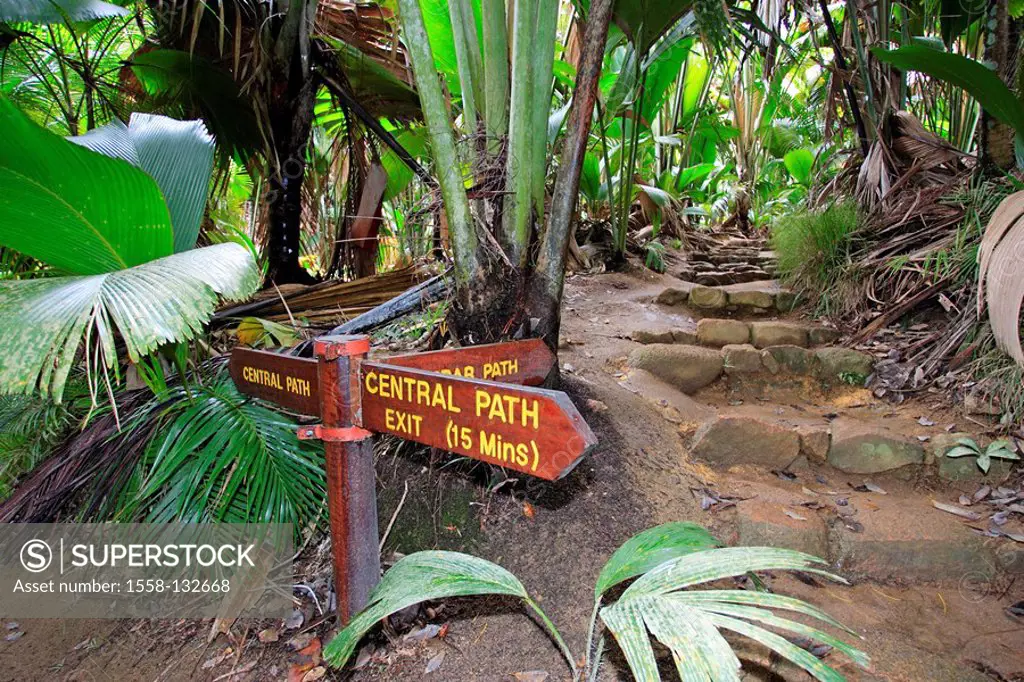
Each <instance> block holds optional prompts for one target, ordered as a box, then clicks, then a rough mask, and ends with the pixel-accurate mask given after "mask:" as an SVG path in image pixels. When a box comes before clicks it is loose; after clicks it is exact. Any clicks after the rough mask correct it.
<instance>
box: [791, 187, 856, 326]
mask: <svg viewBox="0 0 1024 682" xmlns="http://www.w3.org/2000/svg"><path fill="white" fill-rule="evenodd" d="M859 226H860V213H859V211H858V209H857V206H856V204H855V203H854V202H853V201H844V202H839V203H835V204H832V205H831V206H829V207H827V208H826V209H824V210H822V211H809V210H801V211H797V212H794V213H790V214H789V215H786V216H783V217H781V218H779V219H778V220H777V221H776V223H775V225H774V226H773V227H772V234H771V244H772V248H773V249H774V250H775V253H776V255H777V256H778V259H779V273H780V274H781V275H782V277H783V278H784V279H785V280H786V281H787V282H788V283H789V284H790V285H792V286H794V287H795V288H796V289H798V290H800V291H801V292H803V293H805V294H807V296H808V298H810V299H811V300H814V301H818V302H819V308H824V310H825V312H827V310H828V308H829V307H831V306H830V298H831V297H833V296H835V294H836V291H837V289H841V288H842V284H843V283H844V282H845V281H848V280H849V279H850V277H851V274H850V273H851V265H850V251H851V247H852V244H853V234H854V233H855V232H856V230H857V228H858V227H859Z"/></svg>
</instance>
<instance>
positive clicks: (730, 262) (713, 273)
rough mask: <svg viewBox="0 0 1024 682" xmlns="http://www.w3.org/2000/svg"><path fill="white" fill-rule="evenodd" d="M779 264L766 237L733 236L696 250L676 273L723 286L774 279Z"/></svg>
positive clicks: (686, 279) (702, 282)
mask: <svg viewBox="0 0 1024 682" xmlns="http://www.w3.org/2000/svg"><path fill="white" fill-rule="evenodd" d="M777 267H778V259H777V258H776V256H775V253H774V252H772V251H768V250H766V247H765V241H764V240H763V239H749V238H744V237H735V236H733V237H727V238H726V239H725V241H723V242H721V243H718V244H715V245H714V246H709V247H707V248H698V249H696V250H694V251H693V252H691V253H690V254H688V257H687V260H684V261H682V262H681V263H680V264H679V265H678V266H676V267H675V269H674V271H673V273H672V274H673V275H675V276H676V277H678V278H679V279H681V280H685V281H689V282H695V283H697V284H701V285H705V286H719V285H723V284H742V283H746V282H760V281H767V280H771V279H774V278H775V276H776V270H777Z"/></svg>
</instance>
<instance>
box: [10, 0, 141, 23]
mask: <svg viewBox="0 0 1024 682" xmlns="http://www.w3.org/2000/svg"><path fill="white" fill-rule="evenodd" d="M126 14H128V10H126V9H125V8H124V7H118V6H117V5H113V4H111V3H109V2H101V0H4V2H3V3H2V4H0V21H9V22H22V21H27V22H30V23H33V24H61V23H64V22H65V21H72V22H75V21H93V20H95V19H105V18H107V17H117V16H124V15H126Z"/></svg>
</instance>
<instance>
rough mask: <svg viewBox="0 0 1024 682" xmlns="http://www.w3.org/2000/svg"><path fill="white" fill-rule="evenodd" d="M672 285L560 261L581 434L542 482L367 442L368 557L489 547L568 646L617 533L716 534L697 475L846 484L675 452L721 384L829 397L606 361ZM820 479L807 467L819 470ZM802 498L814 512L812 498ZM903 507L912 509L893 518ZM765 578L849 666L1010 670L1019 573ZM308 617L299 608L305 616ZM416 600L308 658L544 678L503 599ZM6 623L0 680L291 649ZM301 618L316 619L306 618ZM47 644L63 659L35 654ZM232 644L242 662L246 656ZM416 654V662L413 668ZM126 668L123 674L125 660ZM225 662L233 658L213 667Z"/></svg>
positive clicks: (894, 482) (449, 676)
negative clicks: (398, 622) (563, 464)
mask: <svg viewBox="0 0 1024 682" xmlns="http://www.w3.org/2000/svg"><path fill="white" fill-rule="evenodd" d="M672 283H673V282H672V281H671V279H670V278H666V277H663V276H659V275H654V274H652V273H650V272H646V271H644V272H643V273H639V274H608V275H601V276H595V277H574V278H572V279H571V280H570V281H569V283H568V286H567V292H566V298H565V303H564V315H563V320H564V322H563V339H564V343H563V348H562V350H561V351H560V362H561V363H562V364H563V369H564V376H565V381H566V390H567V391H568V392H569V393H570V394H571V395H572V396H573V398H574V400H575V402H576V404H577V405H578V406H579V407H580V410H581V412H583V413H584V416H585V417H586V418H587V421H588V422H589V423H590V424H591V426H592V428H593V430H594V431H595V433H596V434H597V436H598V438H599V439H600V445H599V446H598V447H597V448H596V449H595V450H594V451H593V452H592V453H591V454H590V455H589V456H588V457H587V459H585V460H584V461H583V462H582V463H581V464H580V465H579V466H578V467H577V469H576V470H575V471H574V472H573V473H572V474H571V475H570V476H568V477H567V478H566V479H565V480H564V481H562V482H560V483H558V484H555V485H549V484H537V483H533V482H529V483H527V482H520V483H518V484H515V485H509V484H501V481H500V480H489V479H488V473H487V471H486V469H482V468H480V467H466V466H462V465H459V466H455V467H452V466H449V460H448V459H447V458H444V457H440V458H437V459H434V460H431V459H429V458H427V457H425V456H424V455H423V454H422V453H415V454H411V455H410V454H408V453H406V452H404V451H403V452H400V453H395V452H386V453H383V454H382V455H381V456H380V457H379V459H378V478H379V486H380V491H381V492H380V500H381V511H380V516H381V519H382V524H384V523H386V522H387V520H388V519H390V517H391V514H392V512H393V511H394V509H395V507H396V506H397V504H398V500H399V499H400V498H401V496H402V493H403V491H404V486H405V483H406V482H408V483H409V490H410V493H409V494H408V495H407V500H406V503H405V505H404V506H403V508H402V510H401V512H400V514H399V516H398V518H397V522H396V524H395V528H394V530H393V531H392V534H391V536H389V539H388V543H387V546H386V550H385V557H386V558H387V557H388V556H390V555H391V553H393V552H394V551H396V550H397V551H400V552H410V551H414V550H416V549H426V548H433V547H442V548H450V549H461V550H465V551H471V552H474V553H477V554H479V555H481V556H484V557H486V558H488V559H491V560H494V561H497V562H498V563H500V564H502V565H503V566H505V567H506V568H508V569H509V570H511V571H512V572H513V573H515V574H516V575H517V576H519V577H520V579H521V580H522V581H523V583H524V584H525V585H526V587H527V588H528V589H529V590H530V591H531V593H532V594H533V595H535V596H536V597H537V599H538V601H539V602H540V604H541V605H542V607H543V608H544V609H545V611H546V612H547V613H548V615H549V616H551V618H552V619H553V620H554V621H555V622H556V623H557V624H559V626H560V627H561V628H562V631H563V633H564V634H565V636H566V639H567V641H568V643H569V646H570V647H571V648H572V649H573V650H574V651H577V652H579V651H581V650H582V646H583V640H584V637H585V634H586V633H585V628H586V622H587V618H588V616H589V613H590V607H591V603H592V586H593V583H594V580H595V578H596V576H597V574H598V572H599V571H600V568H601V566H602V565H603V564H604V562H605V561H606V560H607V558H608V557H609V556H610V555H611V553H612V552H613V551H614V550H615V549H616V548H617V547H618V546H619V545H620V544H621V543H622V542H623V541H624V540H626V539H627V538H628V537H629V536H631V535H632V534H634V533H636V532H638V531H640V530H642V529H644V528H647V527H650V526H652V525H655V524H658V523H663V522H666V521H672V520H692V521H697V522H699V523H702V524H705V525H707V526H708V527H710V528H711V529H712V530H713V532H715V533H716V534H718V535H719V537H722V538H724V539H728V540H730V541H733V540H735V538H736V533H737V526H736V524H737V514H736V510H735V509H734V508H732V507H731V506H729V505H717V504H715V505H711V506H710V507H709V508H708V509H707V510H704V509H702V505H701V501H702V496H704V495H705V493H704V492H702V491H713V492H714V493H715V494H716V495H721V496H723V497H727V496H730V495H732V496H735V497H739V498H757V499H759V500H763V501H766V502H770V503H773V504H776V503H777V504H779V505H786V504H791V505H793V504H801V503H803V502H806V500H805V499H804V498H803V497H801V496H802V495H803V496H804V497H806V493H804V492H803V490H804V489H807V488H808V486H810V487H812V488H813V487H816V488H817V489H819V490H824V489H825V488H829V487H831V488H837V487H843V486H846V485H847V484H851V485H857V484H859V483H861V482H862V481H863V478H864V477H863V476H862V477H859V478H858V477H853V476H840V475H835V474H834V473H828V478H825V475H824V474H823V473H822V472H823V471H824V470H818V469H816V468H814V467H808V468H807V469H806V470H803V471H801V472H800V474H799V478H798V479H796V480H783V479H781V478H779V477H777V476H775V475H773V474H771V473H769V472H766V471H763V470H758V469H754V468H751V467H744V466H740V467H737V468H734V469H731V470H729V471H722V470H713V469H711V468H709V467H708V466H706V465H704V464H701V463H699V462H696V461H692V460H691V458H690V457H689V454H688V451H687V448H686V447H685V444H686V442H687V441H686V439H685V438H684V437H683V435H686V434H688V433H689V429H691V427H692V423H694V422H699V421H701V420H704V419H707V418H708V416H709V415H713V414H715V413H716V412H717V411H721V410H726V409H733V408H734V407H735V403H737V401H738V400H739V399H741V398H745V399H746V400H747V401H748V402H749V403H750V407H749V409H753V410H767V411H772V412H775V411H777V410H790V411H799V410H805V411H806V410H808V409H810V410H812V411H813V410H818V411H826V410H832V409H837V408H836V407H835V403H834V402H827V401H825V400H824V399H822V400H817V399H808V400H806V401H805V403H806V404H804V403H799V402H797V401H798V400H799V399H800V396H795V397H794V396H782V395H781V394H780V395H776V396H773V398H774V399H775V400H778V402H769V401H757V400H754V399H753V398H751V396H749V395H747V396H738V395H737V394H736V393H735V392H729V391H724V390H722V389H721V388H710V389H707V390H705V391H703V392H702V393H700V394H698V395H697V396H696V397H695V398H690V397H687V396H685V395H683V394H681V393H678V392H676V391H674V390H671V389H669V388H666V387H665V386H663V385H659V384H646V385H645V384H643V383H641V384H639V385H638V384H636V383H633V382H631V380H630V377H628V376H627V373H626V372H625V371H624V367H625V358H626V356H627V355H628V354H629V353H630V352H631V351H632V350H634V349H636V348H637V347H638V344H636V343H634V342H633V341H630V340H629V335H630V333H631V332H632V331H634V330H636V329H638V328H643V327H654V326H662V327H679V328H683V329H691V328H693V327H694V326H695V321H694V319H693V316H692V315H690V314H689V313H688V312H687V311H686V310H685V308H679V307H676V308H666V307H664V306H660V305H657V304H654V303H653V299H654V298H655V296H657V294H658V293H659V292H661V291H662V290H663V289H664V288H665V287H666V286H667V285H670V284H672ZM849 394H850V395H853V392H852V391H851V392H849ZM839 397H840V398H843V396H839ZM834 399H835V398H830V399H829V400H834ZM843 399H844V400H846V401H847V402H845V403H843V405H844V409H845V408H848V407H849V405H851V404H854V405H855V404H856V403H855V402H851V401H850V399H849V398H843ZM794 405H796V407H794ZM849 409H859V410H861V413H863V414H868V415H874V416H872V418H875V417H877V418H879V419H886V420H887V423H890V424H894V425H896V427H897V428H899V429H903V430H905V431H907V435H908V436H913V435H915V434H914V433H912V430H913V424H914V422H913V418H915V415H916V414H917V413H918V412H919V411H920V410H921V409H922V408H921V407H920V406H913V405H904V406H901V407H900V409H899V410H896V411H894V410H892V408H890V407H886V406H877V405H869V404H865V405H864V406H862V407H856V408H849ZM894 412H895V417H894V416H892V414H893V413H894ZM861 413H858V414H861ZM876 413H877V414H876ZM883 415H889V416H883ZM783 416H784V415H783ZM943 416H945V415H943ZM893 419H895V421H893ZM936 421H938V419H936ZM822 479H825V480H826V483H821V482H820V481H821V480H822ZM874 480H875V481H876V483H878V484H879V485H880V486H882V487H883V488H885V490H886V492H887V493H888V495H887V496H884V497H883V496H881V495H878V494H875V495H872V494H860V495H859V496H856V499H854V500H853V501H854V503H855V505H858V506H859V509H860V510H861V514H862V515H863V517H862V519H867V518H869V517H870V515H876V516H877V515H879V514H886V513H890V511H888V510H890V509H891V510H892V511H891V513H894V514H899V513H901V511H902V509H903V508H902V507H900V506H899V505H896V506H895V507H894V506H893V505H894V504H895V502H894V501H898V502H899V504H905V505H906V509H908V510H910V511H908V512H907V513H908V514H911V515H914V514H916V512H915V511H913V510H917V509H924V508H926V507H929V506H930V503H929V500H930V499H931V497H932V496H934V495H936V494H938V493H937V491H935V490H929V489H926V488H922V486H921V484H920V483H919V482H916V481H910V480H901V479H899V478H891V479H890V478H886V477H877V478H875V479H874ZM495 486H497V491H496V492H489V490H488V488H494V487H495ZM943 493H944V494H945V491H943ZM801 500H803V502H801ZM887 505H888V506H887ZM723 507H724V508H723ZM794 508H798V507H794ZM804 513H810V514H812V515H813V514H814V512H813V510H812V511H811V512H804ZM879 518H881V517H879ZM929 518H931V517H929ZM944 521H945V520H944ZM905 522H906V523H907V524H913V523H919V522H920V520H919V519H916V518H908V519H905ZM945 522H947V523H956V521H955V520H952V521H945ZM898 523H900V524H902V523H904V521H902V520H901V521H899V522H898ZM771 584H772V586H773V587H774V588H776V589H777V590H778V591H781V592H785V593H788V594H793V595H794V596H798V597H802V598H804V599H807V600H809V601H811V602H813V603H815V604H817V605H819V606H822V607H823V608H825V610H826V611H828V612H829V613H831V614H832V615H834V616H836V617H837V618H838V619H839V620H840V621H842V622H844V623H846V624H848V625H849V626H850V627H852V628H853V629H855V630H856V631H857V632H859V633H861V634H862V635H863V636H864V638H865V639H864V641H863V642H862V643H861V645H862V648H864V649H865V650H866V651H868V652H869V653H870V654H871V656H872V657H873V659H874V666H873V669H872V671H871V672H870V673H864V672H861V671H856V670H851V669H850V668H849V667H848V666H845V665H842V661H841V659H839V658H838V657H832V658H831V659H830V662H831V663H833V664H835V665H839V666H840V668H841V670H842V671H843V672H844V674H847V675H848V677H849V679H851V680H907V681H919V680H934V681H936V682H953V681H960V680H965V681H972V680H978V681H979V682H980V681H982V680H1014V679H1024V659H1022V658H1021V654H1020V652H1021V651H1024V624H1022V623H1020V622H1018V621H1014V620H1011V619H1010V618H1009V617H1008V616H1006V615H1005V614H1004V607H1005V606H1006V605H1007V604H1009V603H1012V602H1014V601H1017V600H1019V599H1021V598H1022V597H1024V580H1021V581H1019V582H1013V581H1012V580H1010V581H1006V580H1004V581H1001V582H993V583H992V584H991V585H987V584H986V585H982V586H980V589H979V586H978V585H976V584H960V583H958V582H956V581H953V582H950V581H946V582H942V583H936V584H929V583H927V582H921V581H914V583H913V584H907V583H905V582H904V583H903V584H898V583H897V584H885V585H882V584H876V583H873V582H871V581H859V582H858V583H857V584H856V585H854V586H852V587H838V586H811V585H807V584H804V583H803V582H800V581H799V580H795V579H792V578H787V577H782V576H778V577H775V578H773V579H772V580H771ZM310 615H311V620H315V615H314V614H310ZM422 615H423V614H421V616H422ZM433 615H434V618H433V621H432V622H435V623H437V624H446V625H447V630H446V636H445V637H444V638H443V639H440V638H433V639H430V640H429V641H427V642H425V643H416V642H409V641H404V640H402V639H398V640H396V641H393V642H388V641H387V640H385V639H383V638H381V637H378V638H377V639H375V640H373V642H371V646H370V648H369V649H368V650H367V653H370V650H372V651H373V655H372V657H371V659H370V661H369V662H367V663H366V664H365V665H364V666H362V667H361V668H360V669H359V670H357V671H355V672H349V671H346V672H343V673H336V672H328V673H327V675H328V677H327V679H332V678H333V679H351V680H356V681H359V682H370V681H375V680H394V681H402V680H421V679H427V680H438V681H446V682H447V681H450V682H467V681H476V680H480V681H492V680H493V681H506V680H508V681H512V682H515V681H516V680H528V681H529V680H541V679H544V678H543V677H542V676H533V677H531V676H523V675H520V676H518V677H517V676H516V673H524V672H527V671H544V672H546V673H547V674H548V677H547V678H546V679H547V680H548V681H549V682H555V681H563V680H568V679H569V673H568V669H567V667H566V665H565V662H564V660H563V659H562V658H561V657H560V655H559V653H558V651H557V650H556V648H555V647H554V646H553V645H552V643H551V642H550V640H549V639H548V638H547V637H546V636H545V635H544V634H543V632H542V631H541V630H540V628H539V627H538V626H537V625H536V624H535V623H533V622H532V621H531V620H530V619H529V618H527V617H526V616H525V615H523V612H522V611H521V610H520V609H518V608H517V607H516V606H515V605H514V604H510V603H508V602H505V601H502V600H487V601H480V600H456V601H452V602H450V603H446V604H444V605H442V606H441V609H440V611H439V612H436V613H434V614H433ZM22 625H23V627H24V630H25V632H26V635H25V636H24V637H22V638H21V639H20V640H18V641H17V642H13V643H0V671H3V672H0V682H2V681H3V680H8V679H9V680H15V679H95V680H117V679H161V680H186V679H188V680H215V679H226V680H227V679H230V680H245V679H285V676H286V671H287V668H288V664H289V661H290V660H292V659H293V658H294V656H295V654H294V653H292V652H290V651H288V650H287V648H286V647H285V645H284V643H283V641H282V642H279V643H276V644H261V643H259V642H258V641H257V640H256V639H255V638H254V637H253V635H252V633H249V636H248V639H247V640H246V641H245V642H242V643H241V645H240V647H239V643H238V642H235V643H234V644H233V645H232V644H229V643H226V642H225V641H224V638H223V637H221V638H220V639H218V640H217V641H216V642H214V644H212V645H211V646H210V647H205V646H204V644H205V637H204V636H203V635H204V633H201V632H198V631H197V629H196V628H195V627H192V628H191V629H190V628H189V626H187V625H184V624H164V625H163V626H160V625H154V624H146V625H145V626H142V627H139V628H138V629H137V630H135V631H132V630H131V626H128V627H126V626H124V625H123V624H116V623H114V624H112V623H95V622H93V623H82V622H69V623H65V624H61V625H59V626H57V625H50V626H46V625H44V624H43V623H24V624H22ZM61 628H63V632H61V631H60V629H61ZM319 632H320V634H321V635H324V636H328V633H326V632H325V631H324V630H323V628H321V629H320V630H319ZM83 633H86V634H85V636H83ZM91 636H95V639H96V643H95V646H93V645H91V644H90V645H86V646H83V647H80V648H78V649H75V648H74V647H75V646H76V645H79V644H80V643H81V642H82V641H83V640H84V639H88V638H89V637H91ZM283 639H284V638H282V640H283ZM232 646H235V647H239V648H240V650H241V653H240V655H239V656H238V657H237V659H232V658H230V657H226V658H225V659H224V660H223V661H221V662H219V663H217V664H216V665H211V666H210V667H209V668H208V669H204V668H203V667H202V666H203V663H204V662H205V661H209V660H213V659H216V658H217V657H218V656H220V655H222V654H223V653H224V652H225V651H226V650H227V649H228V648H229V647H232ZM740 651H741V652H743V653H744V656H743V657H744V659H745V660H746V661H748V664H749V665H748V667H747V669H746V675H747V677H746V678H745V679H749V680H764V681H768V680H782V679H785V680H805V679H809V678H808V677H807V676H806V675H804V674H803V673H802V672H800V671H796V672H794V671H792V670H788V669H786V668H784V667H781V666H779V664H778V663H777V662H776V661H773V660H770V659H769V657H768V656H767V655H766V654H765V652H763V651H760V650H756V649H753V648H749V647H745V646H742V645H741V649H740ZM140 654H141V655H140ZM442 654H443V656H442ZM61 661H63V664H62V665H61V666H60V667H58V668H54V666H55V664H57V663H60V662H61ZM252 661H257V664H256V665H253V666H250V667H249V668H248V669H246V667H245V666H246V665H248V664H249V663H251V662H252ZM609 661H610V662H609V664H608V665H606V666H604V668H603V671H602V675H601V678H600V679H601V680H603V681H604V682H608V681H610V680H627V679H629V678H628V675H627V674H626V673H624V672H623V668H622V664H621V661H620V660H619V659H618V657H617V656H616V655H615V652H613V654H612V655H611V656H610V657H609ZM129 662H130V665H127V664H128V663H129ZM432 662H433V663H432ZM438 663H439V665H437V664H438ZM233 665H234V667H232V666H233ZM434 665H437V668H436V670H434V671H432V672H430V673H429V674H428V673H426V672H425V671H426V669H427V667H428V666H430V667H433V666H434ZM129 669H130V670H132V672H131V673H128V672H126V671H127V670H129ZM232 670H236V671H238V670H241V671H242V672H241V674H236V675H233V676H232V675H231V672H232Z"/></svg>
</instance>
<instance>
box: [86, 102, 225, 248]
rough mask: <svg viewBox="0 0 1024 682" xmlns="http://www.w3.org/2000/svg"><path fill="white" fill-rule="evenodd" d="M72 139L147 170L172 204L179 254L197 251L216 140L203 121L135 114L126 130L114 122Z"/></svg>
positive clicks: (175, 246)
mask: <svg viewBox="0 0 1024 682" xmlns="http://www.w3.org/2000/svg"><path fill="white" fill-rule="evenodd" d="M70 140H71V142H74V143H75V144H78V145H81V146H83V147H85V148H86V149H91V150H93V151H94V152H99V153H100V154H103V155H105V156H109V157H111V158H115V159H121V160H123V161H127V162H128V163H130V164H132V165H133V166H135V167H137V168H141V169H142V170H144V171H146V173H147V174H149V175H150V176H151V177H152V178H153V179H154V180H155V181H156V184H157V186H158V187H159V188H160V192H161V193H162V194H163V196H164V199H165V200H166V202H167V208H168V210H169V211H170V214H171V224H172V226H173V228H174V251H175V253H180V252H182V251H187V250H189V249H191V248H194V247H195V245H196V239H197V238H198V237H199V224H200V222H201V221H202V218H203V209H204V208H205V207H206V196H207V192H208V190H209V184H210V174H211V173H212V172H213V148H214V144H213V138H212V137H211V136H210V134H209V133H208V132H206V126H204V125H203V123H202V122H201V121H176V120H174V119H173V118H167V117H166V116H153V115H151V114H132V117H131V121H129V124H128V125H127V126H126V125H125V124H124V123H122V122H121V121H119V120H115V121H112V122H111V123H109V124H107V125H105V126H103V127H102V128H97V129H95V130H91V131H89V132H88V133H86V134H85V135H81V136H79V137H73V138H70Z"/></svg>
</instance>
